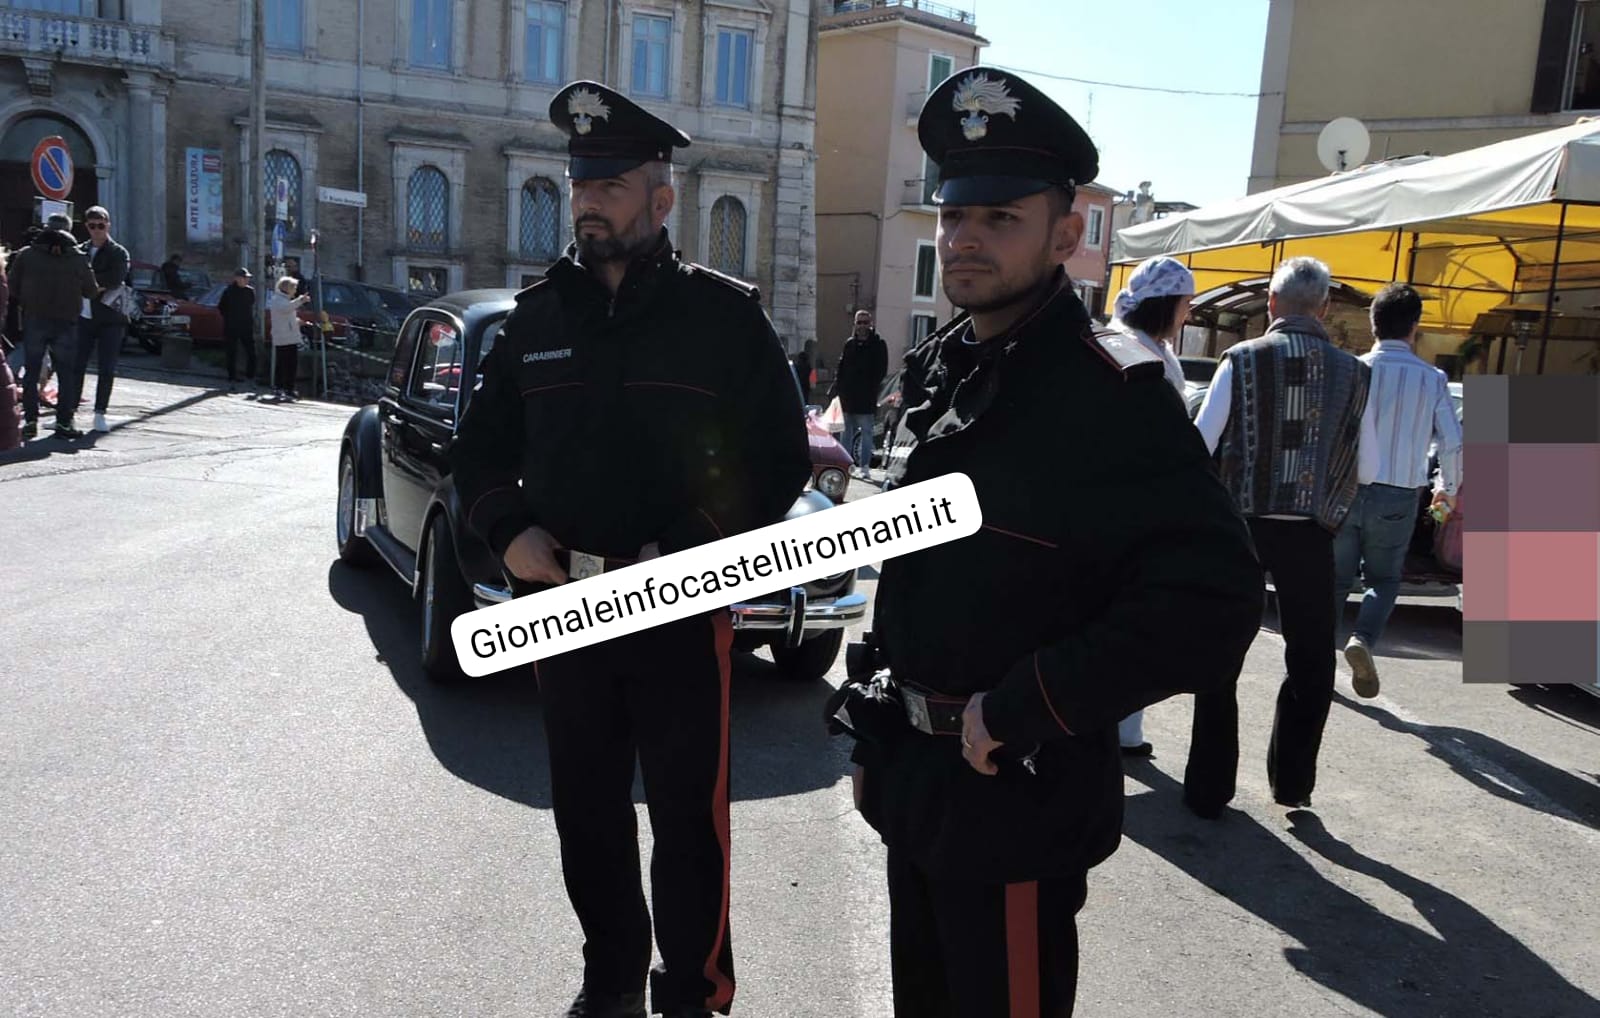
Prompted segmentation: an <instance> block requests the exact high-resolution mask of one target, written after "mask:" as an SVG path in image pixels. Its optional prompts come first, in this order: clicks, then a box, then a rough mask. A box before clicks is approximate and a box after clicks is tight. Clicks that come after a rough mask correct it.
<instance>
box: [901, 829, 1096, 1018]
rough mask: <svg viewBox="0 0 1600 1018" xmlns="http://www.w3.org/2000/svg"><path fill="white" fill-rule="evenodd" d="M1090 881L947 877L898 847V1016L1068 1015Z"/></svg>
mask: <svg viewBox="0 0 1600 1018" xmlns="http://www.w3.org/2000/svg"><path fill="white" fill-rule="evenodd" d="M1087 877H1088V874H1087V873H1086V872H1084V873H1077V874H1074V875H1071V876H1061V877H1050V878H1046V879H1043V880H1036V881H1029V882H1027V883H1016V884H991V883H980V882H978V881H969V880H946V879H940V878H936V877H931V876H929V875H928V874H926V873H924V872H923V871H922V870H920V869H919V868H918V867H917V865H916V863H915V862H913V861H912V860H911V859H910V858H909V857H908V856H907V855H906V854H905V853H904V852H903V851H898V850H896V849H893V848H891V849H890V850H889V954H890V965H891V969H892V972H893V977H894V1013H895V1018H1068V1016H1070V1015H1071V1014H1072V1002H1073V998H1074V996H1075V995H1076V993H1077V988H1078V924H1077V918H1076V917H1077V914H1078V910H1079V909H1080V908H1082V907H1083V901H1084V897H1085V895H1086V893H1087V883H1086V881H1087Z"/></svg>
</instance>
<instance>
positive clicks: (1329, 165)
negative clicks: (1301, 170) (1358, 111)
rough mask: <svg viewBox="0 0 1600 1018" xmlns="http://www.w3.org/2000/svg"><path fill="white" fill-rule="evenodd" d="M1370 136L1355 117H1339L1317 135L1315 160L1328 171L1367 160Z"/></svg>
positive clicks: (1370, 144)
mask: <svg viewBox="0 0 1600 1018" xmlns="http://www.w3.org/2000/svg"><path fill="white" fill-rule="evenodd" d="M1370 151H1372V138H1371V137H1370V136H1369V135H1368V134H1367V127H1366V125H1365V124H1363V123H1362V122H1361V121H1359V120H1357V119H1356V118H1355V117H1339V118H1337V119H1334V120H1330V121H1328V126H1326V127H1324V128H1323V129H1322V133H1321V134H1319V135H1317V160H1318V161H1319V162H1321V163H1322V165H1323V167H1324V168H1325V169H1326V170H1327V171H1328V172H1329V173H1338V172H1340V171H1341V170H1348V169H1350V168H1351V167H1352V166H1360V165H1361V164H1362V163H1364V162H1366V161H1367V153H1368V152H1370Z"/></svg>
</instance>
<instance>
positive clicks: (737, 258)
mask: <svg viewBox="0 0 1600 1018" xmlns="http://www.w3.org/2000/svg"><path fill="white" fill-rule="evenodd" d="M744 226H745V211H744V204H743V203H742V202H740V201H739V199H737V198H735V197H733V196H731V195H726V194H725V195H723V196H722V197H721V198H718V199H717V200H716V201H715V202H713V203H712V205H711V243H710V244H709V245H707V251H708V257H709V260H710V262H711V267H712V268H713V269H716V270H717V271H718V272H726V273H727V274H728V275H730V276H742V275H744V271H745V269H744Z"/></svg>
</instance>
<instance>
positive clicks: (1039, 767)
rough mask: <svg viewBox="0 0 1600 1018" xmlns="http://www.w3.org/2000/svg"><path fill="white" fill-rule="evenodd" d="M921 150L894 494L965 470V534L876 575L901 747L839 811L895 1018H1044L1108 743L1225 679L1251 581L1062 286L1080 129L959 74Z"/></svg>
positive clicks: (890, 735) (1150, 415)
mask: <svg viewBox="0 0 1600 1018" xmlns="http://www.w3.org/2000/svg"><path fill="white" fill-rule="evenodd" d="M917 133H918V137H919V138H920V139H921V142H922V146H923V148H924V150H925V151H926V152H927V154H928V156H929V158H930V159H932V160H933V161H934V162H936V163H937V164H938V165H939V176H940V180H941V181H942V183H941V184H940V186H939V190H938V191H937V193H936V195H935V199H934V200H935V202H936V203H937V204H938V205H939V227H938V252H939V260H940V265H941V268H942V273H943V284H944V289H945V293H946V294H947V295H948V296H949V297H950V300H951V301H952V302H953V303H954V304H955V305H956V306H957V307H960V308H962V309H964V310H965V311H966V312H967V313H966V315H964V316H962V317H960V318H958V319H956V321H954V322H952V323H951V325H949V326H948V327H946V328H945V329H943V330H941V331H940V332H938V333H936V334H935V335H934V336H932V337H931V338H930V339H929V340H928V345H927V346H926V347H925V348H923V349H922V350H919V351H918V352H917V353H918V356H916V357H914V358H911V359H909V360H911V361H914V362H915V363H916V364H917V365H918V366H919V373H920V375H921V380H922V383H923V385H924V386H925V387H926V391H927V398H926V401H925V402H923V403H922V404H921V405H920V406H917V407H915V408H914V409H910V410H909V411H908V412H907V413H906V415H905V418H904V421H903V422H902V424H901V425H900V429H899V434H898V435H897V436H896V440H895V448H894V449H893V450H892V452H891V459H890V466H889V470H890V478H891V482H892V483H894V484H896V485H899V484H909V483H913V482H917V481H924V480H927V479H929V478H933V477H938V476H940V475H942V474H947V473H952V472H961V473H965V474H966V475H968V476H969V477H970V478H971V479H972V482H973V485H974V487H975V488H976V490H977V494H978V502H979V505H980V506H981V508H982V511H983V528H982V529H981V530H980V531H979V532H978V533H977V534H975V535H974V536H972V537H969V538H965V539H963V540H961V541H955V542H951V543H948V544H943V545H939V546H938V547H935V548H930V549H928V550H926V551H920V552H916V553H913V554H910V555H904V556H901V557H898V558H893V559H890V560H888V561H887V562H885V563H884V566H883V574H882V579H881V581H880V583H879V587H878V596H877V606H876V619H875V623H874V630H875V636H876V640H877V643H878V645H879V647H880V649H881V651H882V653H883V655H884V657H886V659H887V665H888V667H889V669H890V676H891V677H890V679H889V685H888V688H889V702H893V701H894V700H895V699H898V700H899V702H900V705H901V708H902V710H903V713H904V722H905V723H904V724H899V725H882V726H879V727H878V730H877V732H876V733H875V737H874V738H873V739H872V740H871V741H862V742H861V743H858V747H857V753H856V760H857V762H858V763H860V764H863V765H864V766H863V767H862V768H860V769H859V770H858V772H857V775H856V777H857V780H858V782H859V783H858V786H857V790H858V792H859V794H860V796H861V799H860V801H861V809H862V812H863V815H864V816H866V818H867V819H868V820H869V822H871V823H872V824H873V825H874V826H875V827H876V828H877V830H878V831H879V833H880V834H882V836H883V839H884V841H885V843H886V844H887V845H888V871H889V872H888V883H889V903H890V911H891V918H890V951H891V955H892V971H893V977H894V1002H895V1014H896V1015H898V1016H901V1018H913V1016H915V1018H940V1016H960V1018H1000V1016H1010V1018H1037V1016H1041V1015H1048V1016H1052V1018H1059V1016H1063V1015H1068V1014H1070V1013H1071V1011H1072V1004H1073V997H1074V991H1075V985H1076V980H1077V957H1078V947H1077V933H1076V923H1075V919H1074V916H1075V914H1076V913H1077V911H1078V909H1079V908H1080V907H1081V906H1082V905H1083V902H1084V896H1085V879H1086V874H1087V871H1088V870H1089V868H1090V867H1091V866H1094V865H1095V864H1097V863H1099V862H1100V861H1102V860H1103V859H1105V858H1106V857H1107V856H1109V855H1110V854H1111V853H1112V851H1113V850H1115V848H1116V846H1117V842H1118V839H1119V837H1120V834H1121V827H1122V762H1121V757H1120V755H1119V754H1118V752H1117V734H1116V726H1117V721H1118V719H1119V718H1122V717H1124V716H1125V715H1127V714H1128V713H1129V712H1131V711H1134V710H1137V709H1139V708H1141V707H1144V706H1146V705H1148V704H1151V703H1154V702H1156V701H1158V700H1161V699H1163V698H1165V697H1168V696H1171V695H1173V694H1175V693H1179V692H1183V691H1193V690H1201V689H1210V688H1212V687H1214V686H1217V685H1219V684H1222V683H1224V682H1225V681H1226V680H1228V679H1230V678H1231V677H1232V676H1233V675H1234V674H1235V673H1236V671H1237V669H1238V666H1239V663H1240V661H1241V660H1242V658H1243V656H1244V653H1245V651H1246V649H1247V648H1248V647H1249V645H1250V641H1251V639H1252V638H1253V637H1254V635H1255V632H1256V624H1257V622H1258V621H1259V618H1260V607H1261V599H1262V575H1261V570H1260V568H1259V566H1258V565H1257V563H1256V560H1255V557H1254V555H1253V553H1252V551H1251V547H1250V542H1249V536H1248V533H1247V531H1246V529H1245V526H1244V524H1243V521H1242V520H1241V519H1240V518H1239V516H1238V514H1237V513H1236V512H1235V511H1234V509H1233V506H1232V504H1231V503H1230V502H1229V499H1228V495H1227V492H1226V491H1224V490H1223V488H1222V486H1221V484H1219V483H1218V481H1217V479H1216V476H1215V474H1214V472H1213V470H1212V467H1211V464H1210V462H1209V460H1208V457H1207V456H1206V452H1205V449H1204V448H1203V446H1202V445H1201V442H1200V439H1199V435H1198V434H1197V433H1196V432H1195V430H1194V428H1193V427H1192V426H1191V425H1190V424H1189V421H1188V417H1187V414H1186V413H1185V411H1184V407H1183V403H1182V401H1181V400H1180V399H1179V398H1178V397H1177V396H1176V395H1175V394H1174V392H1173V390H1172V388H1171V387H1170V386H1169V385H1167V383H1166V382H1165V381H1164V379H1163V377H1162V364H1161V361H1160V359H1159V358H1157V357H1156V356H1155V355H1154V354H1151V353H1149V352H1148V351H1146V350H1145V349H1144V348H1143V347H1141V346H1140V345H1139V344H1137V343H1135V342H1134V341H1133V340H1131V339H1128V338H1127V337H1125V336H1122V335H1120V334H1117V333H1110V332H1109V331H1102V330H1097V329H1095V328H1093V327H1092V325H1091V322H1090V319H1089V315H1088V313H1087V311H1086V310H1085V309H1084V307H1083V305H1082V304H1081V303H1080V302H1079V301H1078V298H1077V297H1076V296H1075V295H1074V293H1073V289H1072V283H1071V280H1069V279H1068V278H1067V275H1066V273H1065V271H1064V269H1063V267H1062V263H1063V262H1065V261H1066V260H1067V258H1068V257H1070V256H1071V255H1072V253H1073V252H1074V251H1075V250H1076V249H1077V247H1078V244H1079V241H1080V238H1081V234H1082V228H1083V226H1082V218H1081V217H1080V216H1079V215H1078V214H1077V213H1074V212H1072V211H1071V209H1072V198H1073V188H1074V186H1075V185H1076V184H1079V183H1084V182H1087V181H1089V180H1092V179H1093V178H1094V176H1095V173H1096V172H1097V169H1098V155H1097V153H1096V152H1095V148H1094V146H1093V144H1092V143H1091V142H1090V141H1089V139H1088V137H1087V136H1086V135H1085V134H1084V133H1083V131H1082V129H1081V128H1079V126H1078V124H1077V123H1076V122H1074V121H1073V119H1072V118H1071V117H1070V116H1068V115H1067V114H1066V113H1065V112H1064V111H1062V110H1061V109H1060V108H1059V107H1057V106H1056V104H1055V103H1053V102H1052V101H1051V100H1050V99H1049V98H1047V97H1046V96H1045V95H1043V94H1042V93H1041V92H1039V91H1038V90H1037V89H1035V88H1033V87H1031V86H1030V85H1029V84H1028V83H1027V82H1025V81H1023V80H1021V79H1020V78H1018V77H1016V76H1015V75H1012V74H1009V73H1007V72H1003V71H999V70H995V69H992V68H984V67H975V68H971V69H968V70H964V71H961V72H959V73H957V74H956V75H955V76H953V77H951V78H949V79H948V80H946V81H945V82H944V83H943V84H941V85H940V86H939V87H938V88H937V89H935V90H934V91H933V93H932V94H931V95H930V96H929V97H928V100H927V103H926V104H925V105H924V106H923V109H922V114H921V119H920V120H919V122H918V125H917ZM881 680H882V677H881V676H880V682H881ZM850 688H851V687H847V689H850ZM857 688H859V687H857ZM852 695H853V694H852ZM884 702H885V701H883V700H881V699H880V700H875V701H874V702H873V703H872V704H862V703H857V704H855V706H858V707H861V709H860V710H858V711H856V712H855V714H854V720H855V721H856V722H857V723H859V721H860V719H861V718H863V717H867V716H869V715H871V714H872V712H871V709H870V708H871V707H873V706H876V707H878V708H879V713H878V714H877V715H876V717H878V718H879V719H880V720H881V719H882V718H883V717H884V716H885V714H884V713H883V708H882V704H883V703H884ZM845 704H846V707H847V708H849V707H850V706H852V704H851V699H850V695H847V696H846V697H845ZM895 717H896V718H897V720H898V714H896V715H895ZM860 730H861V729H860V728H859V727H858V728H857V731H860Z"/></svg>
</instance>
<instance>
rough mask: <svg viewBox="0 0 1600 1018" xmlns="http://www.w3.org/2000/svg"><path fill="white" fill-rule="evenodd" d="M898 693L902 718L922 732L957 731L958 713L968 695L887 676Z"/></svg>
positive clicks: (942, 732)
mask: <svg viewBox="0 0 1600 1018" xmlns="http://www.w3.org/2000/svg"><path fill="white" fill-rule="evenodd" d="M891 681H892V682H893V684H894V687H895V689H896V690H898V691H899V693H900V703H901V705H902V706H904V707H905V710H906V720H907V721H909V722H911V727H912V728H915V729H916V730H917V731H919V732H922V733H923V734H925V735H960V734H961V713H962V712H963V711H965V710H966V709H967V701H968V700H969V699H971V697H966V696H949V695H947V694H944V693H940V692H938V691H937V690H932V689H928V688H926V687H923V686H918V685H916V684H915V683H911V682H902V681H900V680H898V679H894V680H891Z"/></svg>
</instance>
